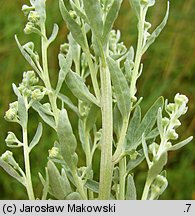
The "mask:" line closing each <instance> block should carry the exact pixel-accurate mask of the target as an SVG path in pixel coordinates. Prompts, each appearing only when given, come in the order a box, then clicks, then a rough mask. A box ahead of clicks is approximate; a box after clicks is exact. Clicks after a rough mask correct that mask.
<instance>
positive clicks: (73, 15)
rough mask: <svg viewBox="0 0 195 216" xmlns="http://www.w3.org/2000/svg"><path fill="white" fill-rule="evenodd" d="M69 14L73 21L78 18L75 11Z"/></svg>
mask: <svg viewBox="0 0 195 216" xmlns="http://www.w3.org/2000/svg"><path fill="white" fill-rule="evenodd" d="M69 14H70V16H71V17H72V18H73V19H76V18H77V14H76V12H75V11H73V10H71V11H69Z"/></svg>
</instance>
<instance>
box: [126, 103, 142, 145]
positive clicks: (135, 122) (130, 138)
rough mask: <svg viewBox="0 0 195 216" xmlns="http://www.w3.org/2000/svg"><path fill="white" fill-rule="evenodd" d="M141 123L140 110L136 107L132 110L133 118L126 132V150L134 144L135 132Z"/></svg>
mask: <svg viewBox="0 0 195 216" xmlns="http://www.w3.org/2000/svg"><path fill="white" fill-rule="evenodd" d="M140 122H141V108H140V106H137V107H136V108H135V110H134V113H133V117H132V119H131V120H130V123H129V127H128V130H127V147H126V149H128V148H129V147H130V145H131V144H133V143H134V139H135V132H136V130H137V129H138V127H139V125H140Z"/></svg>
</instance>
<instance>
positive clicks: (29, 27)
mask: <svg viewBox="0 0 195 216" xmlns="http://www.w3.org/2000/svg"><path fill="white" fill-rule="evenodd" d="M34 29H35V26H34V23H32V22H28V23H27V24H26V26H25V28H24V33H25V34H31V33H33V32H34Z"/></svg>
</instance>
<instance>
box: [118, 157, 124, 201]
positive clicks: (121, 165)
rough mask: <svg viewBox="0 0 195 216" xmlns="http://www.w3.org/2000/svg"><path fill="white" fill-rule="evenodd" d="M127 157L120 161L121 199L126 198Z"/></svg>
mask: <svg viewBox="0 0 195 216" xmlns="http://www.w3.org/2000/svg"><path fill="white" fill-rule="evenodd" d="M125 173H126V157H124V158H123V159H122V160H121V161H120V162H119V200H125V179H126V175H125Z"/></svg>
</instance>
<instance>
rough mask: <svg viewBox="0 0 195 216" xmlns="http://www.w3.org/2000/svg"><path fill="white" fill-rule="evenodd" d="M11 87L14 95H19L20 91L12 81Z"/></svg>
mask: <svg viewBox="0 0 195 216" xmlns="http://www.w3.org/2000/svg"><path fill="white" fill-rule="evenodd" d="M12 89H13V91H14V93H15V95H16V96H18V97H19V96H21V94H20V91H19V90H18V88H17V86H16V85H15V84H14V83H13V84H12Z"/></svg>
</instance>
